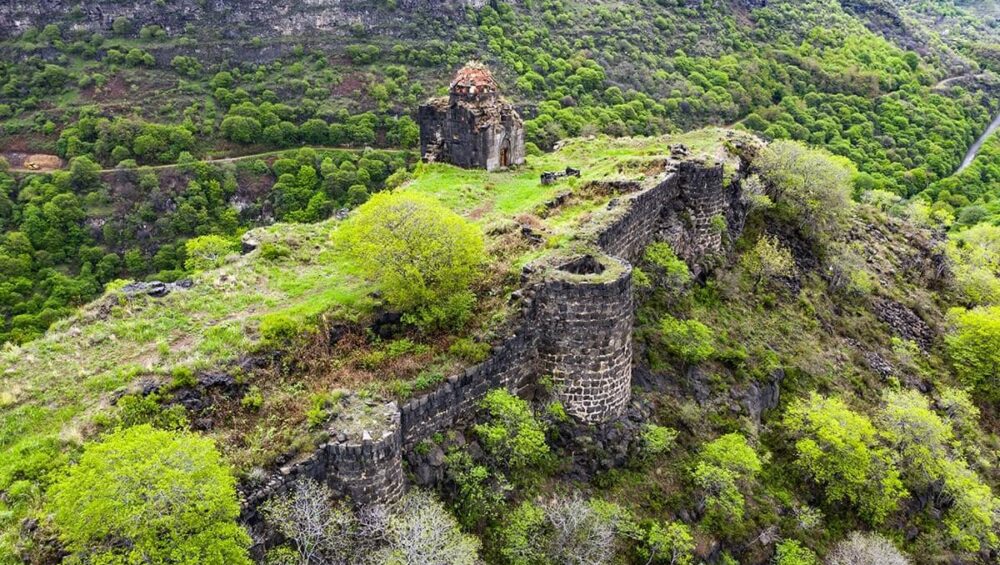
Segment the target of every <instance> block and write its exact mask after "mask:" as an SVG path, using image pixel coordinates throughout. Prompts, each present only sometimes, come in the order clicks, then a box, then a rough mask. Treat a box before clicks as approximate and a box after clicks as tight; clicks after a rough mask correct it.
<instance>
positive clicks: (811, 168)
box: [755, 141, 856, 242]
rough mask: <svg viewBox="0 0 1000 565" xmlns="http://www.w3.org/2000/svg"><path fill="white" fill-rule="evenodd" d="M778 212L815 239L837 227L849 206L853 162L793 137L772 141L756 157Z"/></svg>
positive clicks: (821, 239) (835, 229)
mask: <svg viewBox="0 0 1000 565" xmlns="http://www.w3.org/2000/svg"><path fill="white" fill-rule="evenodd" d="M755 163H756V165H757V167H758V169H759V171H760V176H761V179H762V180H763V181H764V182H765V183H766V185H767V186H768V187H769V190H770V196H771V197H772V198H773V199H774V201H775V203H776V204H777V205H778V208H779V212H780V213H782V214H784V215H785V217H787V219H789V220H790V221H792V222H793V223H794V224H795V225H797V226H798V227H799V229H801V230H802V231H803V232H804V233H805V234H807V235H809V236H811V237H812V238H813V239H814V240H816V241H820V242H822V241H825V240H826V239H828V238H832V237H833V236H834V235H835V234H837V233H838V232H839V231H840V228H841V226H842V224H843V220H844V218H845V217H846V214H847V212H848V211H849V210H850V209H851V201H850V194H851V192H850V191H851V180H852V178H853V176H854V175H855V173H856V170H855V168H854V165H853V164H852V163H851V162H850V161H848V160H847V159H844V158H843V157H835V156H833V155H830V154H828V153H825V152H822V151H818V150H815V149H809V148H807V147H806V146H805V145H802V144H800V143H797V142H793V141H775V142H773V143H771V144H770V145H768V146H767V148H766V149H764V150H763V151H761V154H760V155H759V156H758V158H757V160H756V161H755Z"/></svg>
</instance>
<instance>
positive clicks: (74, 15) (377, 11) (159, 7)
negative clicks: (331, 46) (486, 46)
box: [0, 0, 486, 37]
mask: <svg viewBox="0 0 1000 565" xmlns="http://www.w3.org/2000/svg"><path fill="white" fill-rule="evenodd" d="M485 4H486V0H397V2H396V3H395V8H389V7H387V5H386V3H382V2H368V1H364V0H288V1H287V2H270V1H266V0H208V1H205V0H171V1H169V2H151V1H148V0H82V1H80V2H75V1H74V2H70V1H67V0H6V1H4V2H0V37H10V36H13V35H18V34H20V33H22V32H23V31H24V30H26V29H28V28H29V27H35V28H38V29H41V28H42V27H44V26H45V25H46V24H50V23H59V22H63V23H66V24H67V25H69V26H71V27H72V28H74V29H82V30H87V31H92V32H104V33H107V32H108V31H110V30H111V25H112V23H113V22H114V21H115V20H116V19H117V18H120V17H124V18H126V19H127V20H129V22H130V24H131V26H132V27H133V29H135V30H138V29H139V28H141V27H142V26H144V25H152V24H156V25H160V26H162V27H163V28H164V29H165V30H166V31H167V32H168V33H171V34H180V33H182V32H183V31H184V27H185V26H186V25H187V24H189V23H194V24H201V25H210V24H212V23H217V24H218V29H220V30H221V33H222V34H223V35H225V36H226V37H253V36H285V35H298V34H306V33H307V32H315V31H322V32H336V33H348V32H349V31H350V29H351V27H352V26H359V27H361V28H363V29H366V30H369V31H379V32H384V33H387V34H389V35H392V34H393V33H398V30H399V29H400V28H401V27H402V26H401V25H400V24H403V23H405V22H407V21H409V20H411V19H412V16H413V15H414V14H421V15H424V16H427V17H432V18H435V19H440V20H442V21H449V20H451V21H460V20H461V18H462V17H463V16H464V11H465V9H466V7H470V6H471V7H474V8H481V7H482V6H484V5H485ZM394 29H395V30H397V31H396V32H393V30H394Z"/></svg>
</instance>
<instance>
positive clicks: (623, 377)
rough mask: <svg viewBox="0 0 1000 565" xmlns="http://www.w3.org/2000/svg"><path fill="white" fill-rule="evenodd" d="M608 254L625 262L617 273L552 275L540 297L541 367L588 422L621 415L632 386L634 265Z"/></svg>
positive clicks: (570, 411)
mask: <svg viewBox="0 0 1000 565" xmlns="http://www.w3.org/2000/svg"><path fill="white" fill-rule="evenodd" d="M606 259H607V260H609V261H614V262H618V263H620V264H621V267H622V268H621V272H620V273H619V274H618V276H617V277H614V278H611V279H610V280H600V279H601V277H602V276H603V275H602V274H593V275H589V276H587V277H583V280H555V281H548V282H547V283H546V284H545V287H544V290H543V291H542V293H541V297H540V298H539V313H538V324H539V334H540V338H539V344H538V352H539V361H540V362H539V372H540V373H541V374H546V375H551V376H552V381H553V384H554V387H553V388H554V391H555V394H556V397H557V398H558V399H559V400H560V401H561V402H562V404H563V406H564V407H565V408H566V412H567V413H568V414H569V415H570V416H573V417H574V418H577V419H578V420H580V421H583V422H586V423H603V422H607V421H609V420H613V419H614V418H617V417H618V416H620V415H621V414H622V412H623V411H624V410H625V407H626V406H627V405H628V401H629V398H630V394H631V386H632V325H633V308H632V268H631V267H630V266H629V265H627V264H625V263H624V262H622V261H620V260H618V259H613V258H610V257H608V258H606ZM587 279H598V280H587Z"/></svg>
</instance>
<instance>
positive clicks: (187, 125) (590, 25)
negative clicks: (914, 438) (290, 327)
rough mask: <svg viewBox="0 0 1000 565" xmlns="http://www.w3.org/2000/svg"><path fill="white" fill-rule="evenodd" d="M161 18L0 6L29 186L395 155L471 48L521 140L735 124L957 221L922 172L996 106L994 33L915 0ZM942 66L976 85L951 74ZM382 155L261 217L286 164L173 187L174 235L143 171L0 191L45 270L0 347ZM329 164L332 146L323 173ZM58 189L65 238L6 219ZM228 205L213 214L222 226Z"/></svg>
mask: <svg viewBox="0 0 1000 565" xmlns="http://www.w3.org/2000/svg"><path fill="white" fill-rule="evenodd" d="M175 4H176V3H171V4H170V6H167V5H166V4H163V3H159V4H158V3H152V4H150V3H127V2H126V3H122V2H117V1H116V2H100V1H94V2H84V3H82V4H80V5H79V6H78V7H76V8H75V9H72V10H69V9H67V10H59V9H56V8H57V6H58V5H59V3H58V2H52V3H50V4H45V3H38V2H10V3H6V4H5V5H4V6H3V7H0V29H3V30H5V33H6V35H7V38H6V39H5V40H4V41H3V42H2V43H0V50H2V52H3V53H4V54H5V57H4V61H5V63H4V66H3V67H2V74H0V77H3V79H4V85H3V88H2V89H0V118H2V119H4V128H3V131H2V132H0V135H2V136H3V137H2V142H0V143H2V148H3V150H4V155H3V156H5V157H6V158H7V160H8V161H10V162H11V163H12V164H13V165H14V166H15V170H17V168H18V167H20V170H22V171H24V170H28V171H29V172H30V169H24V164H25V163H29V162H33V161H32V159H34V160H35V161H38V162H42V160H46V163H47V164H46V165H45V166H46V167H49V166H52V164H53V157H52V155H53V154H54V155H55V156H57V157H59V158H60V159H62V160H63V161H62V163H63V166H66V164H65V163H66V162H67V161H66V160H73V159H76V158H82V157H86V158H88V159H90V160H92V161H94V162H96V163H98V164H99V168H100V167H105V168H112V167H116V166H124V167H125V168H127V169H128V168H135V167H136V166H139V167H141V166H143V165H163V164H171V163H174V162H176V161H178V160H180V161H187V160H190V159H191V158H194V159H201V158H211V157H227V156H232V155H246V154H258V153H262V152H269V151H272V150H275V149H280V148H289V147H291V148H294V147H299V146H301V145H309V146H313V147H317V148H320V147H325V146H336V147H356V148H363V147H388V148H404V149H409V148H413V147H414V145H415V143H416V140H417V137H416V135H417V132H416V124H415V123H414V121H413V120H412V116H414V115H415V112H416V106H417V105H418V104H419V103H420V102H421V101H422V100H423V99H424V98H425V97H426V96H428V95H430V94H433V93H435V92H437V91H439V89H441V88H442V86H443V85H444V84H445V83H446V81H447V77H448V76H449V74H450V73H451V72H452V71H453V70H454V69H455V67H456V66H457V65H459V64H460V63H461V62H464V61H465V60H467V59H469V58H473V57H477V58H480V59H483V60H484V61H486V62H488V63H490V64H491V66H493V67H494V69H495V70H496V71H497V72H498V74H499V76H500V77H501V78H502V79H503V82H504V83H505V84H507V85H508V88H507V90H508V94H509V95H511V96H512V97H514V99H515V102H517V104H518V106H519V108H520V109H521V110H522V112H523V113H524V114H525V115H526V116H527V117H528V118H530V119H528V120H527V131H526V134H527V138H528V141H530V142H531V143H532V144H533V145H532V146H533V147H539V148H541V149H549V148H551V147H552V146H553V145H554V144H555V143H556V142H557V141H558V140H559V139H561V138H564V137H567V136H578V135H589V134H593V133H606V134H609V135H652V134H658V133H667V132H675V131H678V130H680V129H685V130H686V129H691V128H696V127H701V126H704V125H707V124H733V123H735V122H739V123H740V124H742V125H743V126H745V127H747V128H749V129H752V130H755V131H758V132H761V133H763V134H765V135H767V136H768V137H771V138H794V139H798V140H802V141H808V142H809V143H812V144H816V145H820V146H823V147H826V148H828V149H830V150H831V151H833V152H834V153H837V154H840V155H845V156H847V157H849V158H851V159H852V160H853V161H855V162H856V163H857V164H858V165H859V167H860V168H861V170H862V171H863V172H865V173H866V176H863V177H862V178H860V179H859V181H858V182H859V183H861V185H862V186H863V187H864V188H865V189H868V188H875V189H880V190H888V191H891V192H894V193H896V194H899V195H903V196H912V195H914V194H917V193H922V194H924V195H925V196H926V198H928V199H929V200H931V201H932V202H936V203H937V206H938V207H940V208H943V209H945V210H946V211H947V212H948V213H949V214H952V215H954V216H956V217H960V216H961V214H962V211H963V210H962V209H963V208H965V207H966V206H968V205H969V204H972V203H973V202H972V201H974V200H975V198H970V197H967V196H966V195H964V194H954V191H952V190H950V189H949V190H947V191H945V192H944V194H943V196H944V197H942V191H941V189H940V185H939V184H937V182H938V181H940V180H942V179H945V178H946V177H948V176H949V175H951V174H952V173H953V172H954V171H955V169H956V168H957V167H958V165H959V164H960V163H961V160H962V157H963V155H964V152H965V149H966V148H968V147H969V146H970V145H971V144H972V142H973V141H974V140H975V138H976V137H977V136H978V135H979V134H980V133H981V132H982V131H983V130H984V129H985V128H986V125H987V124H988V123H989V122H990V121H991V118H992V117H993V116H994V115H996V114H997V113H1000V112H998V108H997V103H996V96H995V93H996V92H997V89H998V88H1000V86H998V85H1000V82H998V80H997V79H996V77H995V75H994V74H992V72H989V71H988V72H985V73H983V72H982V70H983V69H989V68H990V63H989V60H990V59H989V55H988V53H989V50H990V49H992V47H991V46H992V45H994V43H991V42H995V34H993V33H991V32H990V29H992V28H991V27H990V26H992V25H995V24H994V23H991V22H993V20H990V19H989V16H986V17H983V16H981V15H976V13H975V12H970V11H968V10H967V9H966V8H965V7H959V6H953V7H951V8H948V10H950V11H946V13H947V14H950V16H949V17H954V18H957V19H956V21H959V22H968V21H976V22H980V21H982V22H983V23H982V24H978V23H977V25H976V26H970V25H966V24H955V25H960V27H962V29H963V30H967V33H966V32H963V33H965V35H968V36H969V37H968V38H967V39H964V40H957V39H955V37H954V34H950V33H947V32H948V29H950V28H948V27H947V26H944V25H943V24H942V27H940V28H938V27H936V25H937V24H936V22H937V20H932V19H931V18H930V14H931V13H932V11H930V12H929V11H928V9H927V8H926V6H924V5H923V4H919V5H916V6H915V7H912V8H911V7H908V6H905V5H901V6H896V5H894V4H893V3H889V2H881V1H880V2H870V3H869V2H845V3H844V4H843V6H841V4H840V3H838V2H834V1H832V0H823V1H816V2H807V3H802V2H786V1H775V2H767V3H747V2H716V3H693V2H687V3H683V2H682V3H672V2H635V3H629V4H625V5H622V6H620V7H617V8H616V9H614V10H612V9H609V7H605V6H602V5H600V4H599V3H598V4H589V3H574V2H565V1H562V2H544V3H529V2H524V3H521V2H513V3H496V4H486V3H483V2H479V3H477V2H443V3H442V2H433V3H426V2H385V3H374V4H373V3H370V2H354V3H352V2H346V3H345V2H337V3H334V4H330V5H327V4H326V3H322V2H320V3H301V2H300V3H292V4H289V5H288V6H283V7H281V8H276V7H273V6H271V5H267V4H266V3H264V4H260V3H254V2H245V3H243V2H225V3H218V4H205V3H201V2H194V1H191V2H182V3H180V4H176V5H175ZM941 10H945V8H941ZM52 14H65V15H64V16H57V17H55V19H53V17H52ZM963 18H964V19H963ZM944 21H951V20H944ZM220 22H226V25H224V26H221V25H216V24H219V23H220ZM932 24H934V25H932ZM949 25H951V24H949ZM866 26H867V27H866ZM869 28H870V29H869ZM219 29H224V30H225V32H224V33H220V32H218V31H217V30H219ZM963 37H964V36H963ZM956 41H957V43H956ZM984 50H985V51H984ZM983 53H987V54H986V55H983ZM965 76H968V77H973V76H974V77H976V79H975V80H971V81H970V80H964V79H963V80H957V79H959V78H961V77H965ZM952 79H956V80H952ZM943 81H947V82H943ZM945 85H946V86H945ZM33 156H34V157H33ZM382 161H383V165H373V166H369V167H367V168H366V171H367V173H368V174H367V178H364V177H357V176H356V175H352V174H350V173H351V172H349V171H345V172H344V173H343V175H341V176H340V177H338V179H335V180H330V179H327V178H326V176H327V175H326V174H324V171H321V170H319V168H317V170H316V173H317V174H316V176H317V178H316V179H315V180H312V179H310V178H303V179H301V182H300V183H298V184H299V185H301V186H296V187H295V189H296V193H297V195H296V197H294V198H291V199H289V201H288V202H287V205H286V206H285V209H284V210H280V209H279V210H271V209H269V206H268V204H269V201H273V200H275V199H278V198H279V195H280V193H281V189H282V187H283V186H287V185H288V184H289V183H278V181H279V180H280V178H279V177H280V176H281V175H282V174H284V172H285V170H284V169H280V168H279V169H277V170H270V171H269V170H265V168H264V167H263V166H262V165H261V164H259V163H255V162H252V161H247V162H246V164H248V165H251V164H252V165H253V166H252V171H251V172H252V175H253V176H256V177H258V178H257V179H250V178H246V177H247V176H248V175H247V174H243V175H242V177H241V176H240V173H239V172H237V173H236V176H237V179H238V182H237V183H236V184H237V186H238V188H239V191H240V194H235V195H234V192H236V188H233V181H232V180H226V178H229V177H228V176H226V175H228V174H223V175H217V177H218V180H219V182H220V183H221V184H222V189H223V190H222V194H221V198H219V197H217V196H212V195H208V197H201V196H197V189H195V190H193V191H192V192H193V193H194V194H193V195H192V196H194V199H193V200H194V201H193V202H191V204H192V205H193V207H194V208H195V210H196V211H197V212H198V213H197V216H196V217H197V218H198V219H197V221H194V222H184V223H177V225H173V226H170V229H169V230H164V229H161V228H153V227H151V226H150V224H151V223H152V221H153V219H154V216H155V215H160V214H163V213H164V211H166V212H167V213H169V212H170V211H172V210H174V209H178V207H179V206H181V204H180V202H179V201H180V200H184V199H186V198H185V197H184V193H183V191H184V190H185V189H188V188H189V186H188V185H187V183H186V181H187V180H189V179H183V180H180V182H177V181H176V180H174V179H163V180H164V181H165V182H166V183H167V184H172V185H173V186H171V187H169V188H165V187H162V186H161V188H160V190H156V187H157V184H161V185H162V184H165V183H164V182H159V183H155V182H154V181H153V178H152V176H150V175H146V174H144V175H143V176H144V177H145V183H144V184H141V185H140V186H141V187H142V189H141V191H140V192H138V194H136V193H134V192H133V193H131V194H130V195H129V197H130V199H131V200H132V202H134V204H133V205H132V206H122V205H119V204H118V200H119V198H118V196H119V195H118V194H117V193H116V192H117V191H116V190H115V184H114V183H111V185H110V186H106V185H103V184H102V183H101V182H99V180H98V179H95V178H91V177H86V178H75V179H73V180H72V181H71V182H70V185H71V186H66V183H65V182H64V183H58V182H56V183H53V184H54V185H55V186H56V188H55V189H54V190H53V189H45V190H39V189H38V188H28V187H27V186H25V183H26V181H25V180H19V181H16V182H15V181H13V180H6V181H5V185H6V186H9V187H10V188H9V189H8V190H7V191H6V192H8V193H13V191H16V192H17V193H18V194H37V196H35V197H33V198H31V199H27V200H26V199H23V198H21V199H18V198H12V194H8V195H7V198H8V199H9V200H10V201H9V202H6V201H3V203H2V204H0V211H2V212H0V213H2V225H3V230H4V231H5V232H10V231H18V232H23V233H26V234H27V235H28V239H29V242H30V246H31V249H32V251H31V252H32V253H40V252H41V253H44V254H45V257H46V260H43V261H33V262H31V263H29V264H26V265H25V264H19V265H18V268H17V269H15V270H13V271H11V272H12V273H15V274H14V275H13V277H15V278H10V277H11V276H12V275H5V276H6V277H8V278H7V279H5V280H7V282H8V283H13V282H14V281H15V280H16V281H17V284H14V285H13V287H14V288H15V289H16V290H14V291H13V292H12V293H11V294H6V295H5V297H4V299H3V306H2V308H3V313H4V318H5V326H6V327H5V328H4V331H3V332H0V339H4V340H12V341H15V342H22V341H25V340H27V339H31V338H32V337H35V336H37V335H39V333H40V332H41V331H43V330H44V329H45V328H46V327H47V326H48V325H49V324H50V323H51V322H52V321H53V320H55V319H58V318H59V317H62V316H64V315H66V313H67V312H69V311H70V310H71V309H72V308H73V307H75V306H79V305H80V304H82V303H83V302H84V301H86V300H88V299H90V298H92V297H94V296H96V294H97V293H98V292H99V290H100V289H101V288H102V287H103V285H105V284H107V283H108V282H110V281H112V280H114V279H116V278H146V277H152V278H158V279H168V280H173V279H175V278H177V277H179V276H182V275H181V270H183V264H184V251H183V248H182V247H180V246H179V245H178V244H179V243H181V242H183V240H185V239H187V238H190V237H194V236H197V235H204V234H206V233H216V234H220V235H223V236H233V235H236V234H237V233H238V232H239V231H241V230H244V229H247V228H250V227H253V226H255V225H260V224H266V223H268V222H270V221H273V220H274V219H278V220H286V219H296V220H307V221H314V220H315V219H318V218H320V217H325V216H326V215H329V213H330V210H332V209H334V208H338V207H341V206H344V205H349V204H350V203H351V201H352V197H350V196H349V195H348V194H347V193H348V190H349V189H350V188H351V187H352V186H356V185H362V186H365V187H366V190H367V191H368V192H371V191H373V190H378V189H380V188H382V187H383V186H384V183H385V181H386V180H387V179H388V177H390V176H391V175H392V173H394V172H397V171H399V170H400V169H401V168H403V167H404V165H403V163H401V162H399V161H398V160H395V161H393V160H390V159H382ZM87 163H89V161H87V160H86V159H83V160H81V163H80V164H79V168H80V169H81V170H83V169H86V168H87ZM342 163H343V158H342V157H336V156H335V158H334V159H333V165H335V166H337V167H338V168H341V167H343V165H342ZM55 164H56V166H59V165H58V161H55ZM153 172H156V173H159V172H160V171H153ZM292 172H295V171H292ZM268 173H270V174H268ZM140 174H142V173H140ZM159 176H162V175H159ZM396 179H397V177H393V181H394V182H395V180H396ZM320 181H322V182H320ZM33 182H39V181H38V180H34V181H33ZM126 182H128V183H129V184H131V185H132V186H134V185H135V184H136V183H137V180H136V179H135V178H134V177H133V178H127V179H126ZM227 183H228V184H227ZM276 184H277V186H275V185H276ZM247 185H250V186H249V187H248V186H247ZM269 185H270V186H269ZM198 188H201V183H199V185H198ZM248 188H249V189H250V190H251V191H252V192H253V193H252V194H249V195H248V194H246V191H247V190H248ZM66 192H73V193H74V195H75V196H76V198H77V201H76V202H74V201H73V200H72V199H71V198H68V197H67V196H61V197H60V199H59V201H58V203H57V206H58V207H59V208H60V209H62V210H63V212H62V216H63V217H64V218H66V219H67V220H68V221H70V222H72V223H74V224H76V225H78V226H81V227H82V228H83V229H81V230H80V232H81V233H78V234H76V235H75V237H73V238H72V239H71V241H64V240H62V239H61V238H46V236H45V235H44V234H43V233H33V232H32V230H31V229H28V224H30V222H28V221H27V219H28V218H30V217H31V216H32V215H33V211H32V210H31V209H30V207H31V206H32V205H33V206H36V207H39V208H41V207H43V206H44V205H45V203H47V202H49V201H50V200H52V199H54V198H56V197H57V196H59V195H60V194H62V193H66ZM109 192H110V194H109ZM977 192H979V191H977ZM163 193H166V194H168V195H169V194H172V193H177V194H178V196H172V195H171V196H168V200H164V199H163V197H162V196H160V195H161V194H163ZM147 195H148V196H147ZM358 197H359V191H358V190H356V191H355V197H354V200H357V198H358ZM966 200H968V202H967V201H966ZM110 202H114V203H115V204H116V205H115V206H111V205H110V204H109V203H110ZM230 203H231V204H234V205H236V206H237V207H238V209H239V210H240V214H239V215H238V216H237V217H236V218H233V217H232V216H231V215H227V214H223V213H221V212H222V211H223V210H222V208H223V207H224V206H225V205H227V204H230ZM310 204H312V208H311V209H310V208H309V205H310ZM188 210H190V209H188ZM45 221H47V222H51V221H52V220H51V219H48V218H46V219H45ZM164 221H165V220H162V219H161V220H160V222H161V225H162V223H163V222H164ZM150 231H151V232H152V233H149V232H150ZM25 243H28V242H23V241H21V240H18V242H17V243H16V244H15V243H14V242H9V243H7V244H5V245H4V250H3V251H4V254H5V256H7V257H16V256H18V255H19V253H20V252H19V251H18V249H19V248H20V247H23V246H24V244H25ZM57 289H58V290H57ZM15 302H21V303H22V304H21V305H20V306H15V304H14V303H15Z"/></svg>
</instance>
